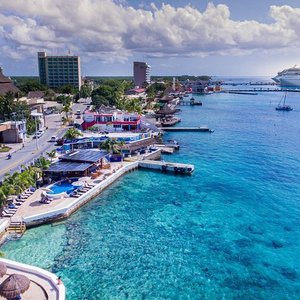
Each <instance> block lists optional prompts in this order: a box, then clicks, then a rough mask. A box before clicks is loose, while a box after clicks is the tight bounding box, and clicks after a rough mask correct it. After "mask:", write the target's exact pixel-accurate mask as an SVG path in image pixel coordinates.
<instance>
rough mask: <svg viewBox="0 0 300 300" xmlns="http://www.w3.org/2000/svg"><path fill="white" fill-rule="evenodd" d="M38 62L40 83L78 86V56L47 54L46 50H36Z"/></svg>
mask: <svg viewBox="0 0 300 300" xmlns="http://www.w3.org/2000/svg"><path fill="white" fill-rule="evenodd" d="M38 64H39V76H40V83H41V84H45V85H47V86H49V87H60V86H63V85H66V84H70V85H73V86H75V87H77V88H80V86H81V71H80V57H79V56H71V55H67V56H47V54H46V52H38Z"/></svg>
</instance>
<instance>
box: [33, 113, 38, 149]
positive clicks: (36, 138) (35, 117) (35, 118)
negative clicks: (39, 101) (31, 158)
mask: <svg viewBox="0 0 300 300" xmlns="http://www.w3.org/2000/svg"><path fill="white" fill-rule="evenodd" d="M32 116H33V117H34V123H35V145H36V150H38V149H39V145H38V136H37V116H34V115H32Z"/></svg>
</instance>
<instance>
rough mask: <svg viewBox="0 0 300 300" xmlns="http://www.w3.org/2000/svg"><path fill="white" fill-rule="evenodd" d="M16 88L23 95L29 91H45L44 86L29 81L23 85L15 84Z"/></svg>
mask: <svg viewBox="0 0 300 300" xmlns="http://www.w3.org/2000/svg"><path fill="white" fill-rule="evenodd" d="M17 87H18V88H19V89H20V90H21V91H22V92H23V93H24V94H28V92H30V91H46V90H47V89H48V88H47V86H46V85H43V84H40V83H39V81H38V80H34V79H30V80H28V81H26V82H23V83H19V84H18V83H17Z"/></svg>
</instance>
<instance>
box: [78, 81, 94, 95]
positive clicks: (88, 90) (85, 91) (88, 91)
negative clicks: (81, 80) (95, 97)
mask: <svg viewBox="0 0 300 300" xmlns="http://www.w3.org/2000/svg"><path fill="white" fill-rule="evenodd" d="M79 93H80V97H81V98H87V97H91V95H92V87H91V86H90V85H88V84H83V85H82V86H81V88H80V92H79Z"/></svg>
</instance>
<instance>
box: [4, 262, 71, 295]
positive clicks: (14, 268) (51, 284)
mask: <svg viewBox="0 0 300 300" xmlns="http://www.w3.org/2000/svg"><path fill="white" fill-rule="evenodd" d="M0 262H1V263H4V264H5V265H6V267H7V272H6V275H5V276H4V277H3V278H1V279H0V282H3V281H4V280H5V279H6V278H7V277H8V276H9V275H11V274H22V275H25V276H26V277H28V278H29V279H30V281H31V282H30V287H29V289H28V290H27V291H26V292H25V293H24V294H22V299H23V300H64V299H65V286H64V285H63V284H60V285H57V280H56V279H57V278H56V276H55V275H54V274H52V273H50V272H48V271H45V270H43V269H40V268H37V267H34V266H29V265H26V264H22V263H18V262H15V261H12V260H8V259H3V258H0ZM0 299H1V300H2V299H6V298H4V297H1V296H0Z"/></svg>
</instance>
